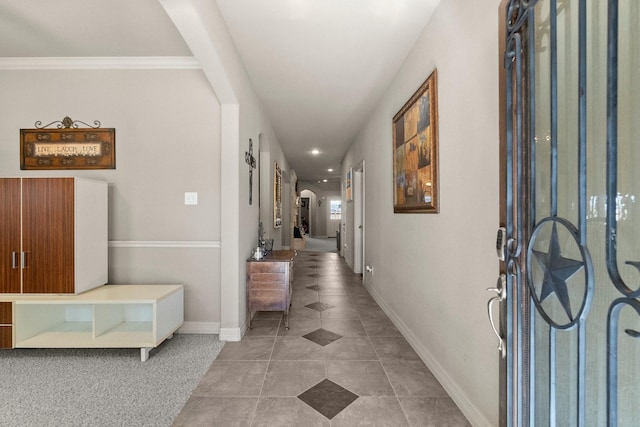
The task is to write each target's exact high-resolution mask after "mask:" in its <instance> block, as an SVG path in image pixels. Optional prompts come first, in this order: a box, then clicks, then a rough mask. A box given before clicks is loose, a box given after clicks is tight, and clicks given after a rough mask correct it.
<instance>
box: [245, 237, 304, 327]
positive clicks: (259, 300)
mask: <svg viewBox="0 0 640 427" xmlns="http://www.w3.org/2000/svg"><path fill="white" fill-rule="evenodd" d="M295 256H296V251H295V250H280V251H272V252H271V253H269V255H267V256H266V257H264V258H262V259H260V260H255V259H253V258H249V259H248V260H247V305H248V308H249V329H251V320H252V318H253V314H254V311H283V312H284V316H285V318H284V319H285V320H284V326H285V328H286V329H289V307H290V306H291V292H292V286H291V283H292V282H293V259H294V258H295Z"/></svg>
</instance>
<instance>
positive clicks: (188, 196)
mask: <svg viewBox="0 0 640 427" xmlns="http://www.w3.org/2000/svg"><path fill="white" fill-rule="evenodd" d="M184 204H185V205H197V204H198V193H196V192H185V193H184Z"/></svg>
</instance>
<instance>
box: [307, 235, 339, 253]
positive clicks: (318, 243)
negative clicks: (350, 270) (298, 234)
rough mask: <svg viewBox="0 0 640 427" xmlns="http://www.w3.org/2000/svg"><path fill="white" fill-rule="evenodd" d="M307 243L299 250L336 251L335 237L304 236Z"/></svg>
mask: <svg viewBox="0 0 640 427" xmlns="http://www.w3.org/2000/svg"><path fill="white" fill-rule="evenodd" d="M305 240H306V241H307V244H306V246H305V248H304V249H300V250H301V251H309V252H338V248H337V246H336V239H335V238H333V237H329V238H327V237H324V238H323V237H311V236H307V237H305Z"/></svg>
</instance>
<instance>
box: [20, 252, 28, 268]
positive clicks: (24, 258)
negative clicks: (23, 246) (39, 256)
mask: <svg viewBox="0 0 640 427" xmlns="http://www.w3.org/2000/svg"><path fill="white" fill-rule="evenodd" d="M20 266H21V267H22V268H27V252H20Z"/></svg>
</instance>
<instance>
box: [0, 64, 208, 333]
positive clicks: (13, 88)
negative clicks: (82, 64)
mask: <svg viewBox="0 0 640 427" xmlns="http://www.w3.org/2000/svg"><path fill="white" fill-rule="evenodd" d="M34 62H35V63H36V64H37V61H34ZM0 92H1V93H2V94H3V96H2V97H0V111H2V116H3V119H2V123H1V125H0V175H1V176H82V177H87V178H94V179H101V180H105V181H107V182H108V183H109V240H110V241H111V247H110V249H109V281H110V282H111V283H126V282H136V283H152V282H155V283H168V282H173V283H183V284H184V285H185V320H186V321H187V322H188V324H190V327H191V328H192V329H195V330H199V331H202V330H207V331H210V332H212V331H213V330H215V329H216V328H217V327H218V326H219V322H220V261H219V259H220V247H219V241H220V174H219V168H220V105H219V103H218V101H217V99H216V97H215V95H214V93H213V91H212V90H211V87H210V86H209V84H208V82H207V81H206V79H205V77H204V75H203V74H202V72H201V71H200V70H64V71H62V70H42V69H41V70H16V71H8V70H2V71H0ZM65 116H69V117H71V118H72V119H75V120H83V121H85V122H87V123H93V121H94V120H100V121H101V122H102V126H103V127H113V128H115V129H116V169H113V170H95V171H79V170H69V171H21V170H20V144H19V140H20V139H19V135H20V134H19V130H20V128H33V127H34V122H35V121H37V120H39V121H42V123H43V124H46V123H49V122H52V121H54V120H62V119H63V118H64V117H65ZM185 191H196V192H198V202H199V204H198V205H197V206H185V205H184V192H185ZM177 242H180V243H179V244H178V243H177ZM203 243H205V244H204V245H202V244H203Z"/></svg>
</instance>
